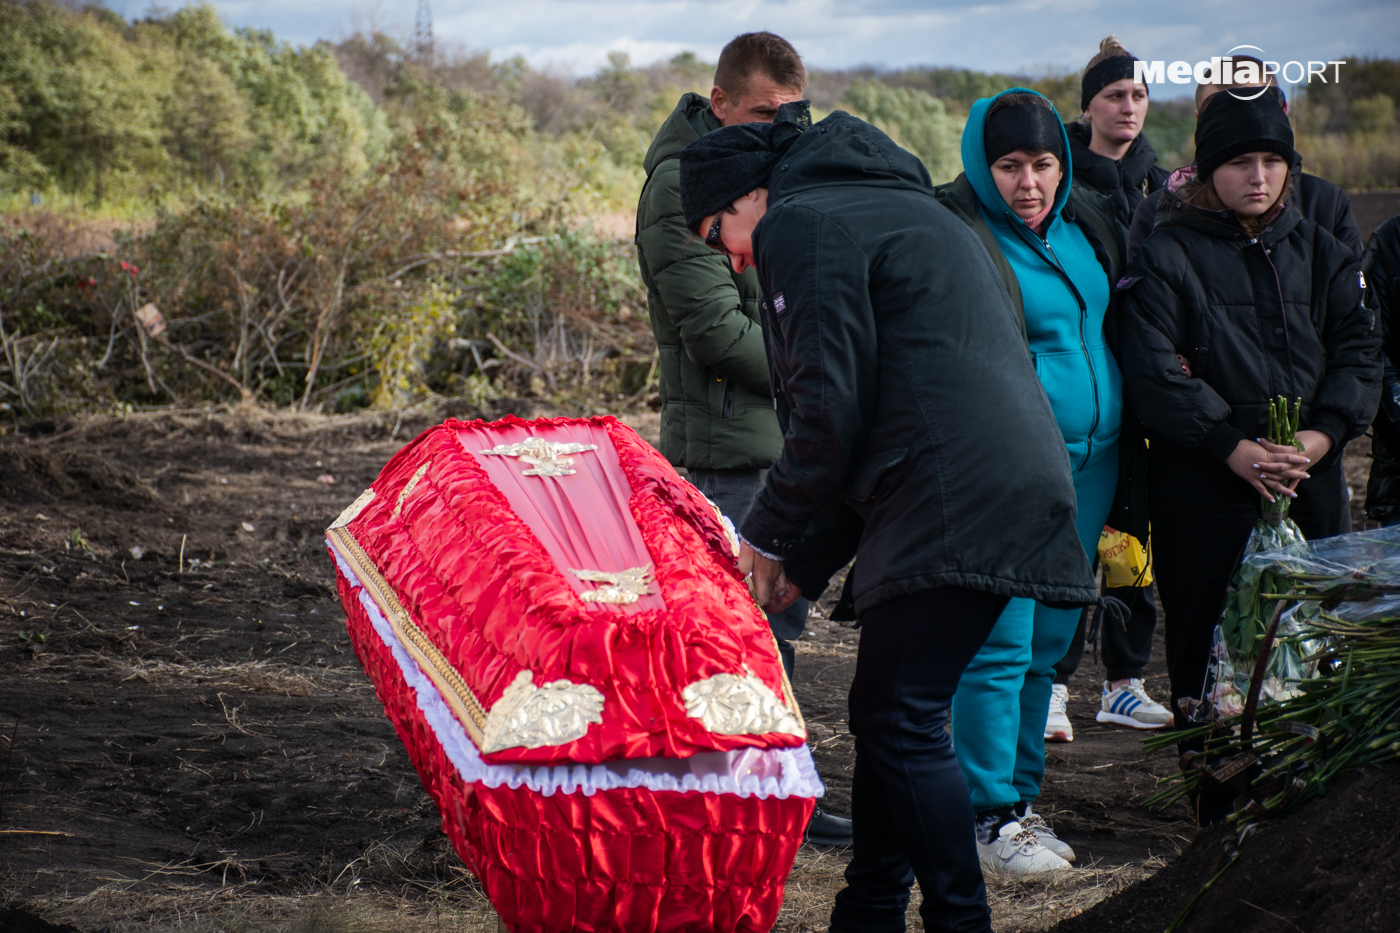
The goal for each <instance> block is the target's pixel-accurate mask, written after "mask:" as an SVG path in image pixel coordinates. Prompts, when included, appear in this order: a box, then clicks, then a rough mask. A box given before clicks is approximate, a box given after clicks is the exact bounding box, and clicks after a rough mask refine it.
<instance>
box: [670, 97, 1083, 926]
mask: <svg viewBox="0 0 1400 933" xmlns="http://www.w3.org/2000/svg"><path fill="white" fill-rule="evenodd" d="M805 114H806V110H805V102H804V104H798V105H794V104H787V105H784V107H783V108H782V109H780V111H779V116H778V120H777V122H775V123H774V124H771V125H770V124H754V123H748V124H740V125H736V126H730V127H725V128H723V129H720V130H716V131H715V132H713V133H710V134H709V135H707V136H704V137H702V138H701V139H699V140H697V141H696V142H694V143H692V144H690V145H689V146H687V147H686V149H685V150H684V151H683V152H682V155H681V177H680V188H681V203H682V206H683V209H684V213H685V222H686V224H687V226H689V227H690V228H691V230H692V231H694V232H695V233H696V235H697V236H699V237H701V238H703V239H704V240H705V242H707V243H709V244H710V245H711V246H713V247H714V248H716V249H719V250H721V251H722V252H725V253H727V254H728V255H729V257H730V261H731V262H732V263H733V265H734V268H735V270H736V271H740V272H742V271H743V270H744V269H746V268H748V267H749V266H754V267H756V268H757V270H758V276H759V282H760V284H761V285H762V288H763V294H764V303H763V310H762V314H763V328H764V336H765V338H766V340H767V345H768V350H769V363H770V366H771V367H772V378H771V381H772V384H773V386H774V388H775V390H776V391H777V393H778V418H779V421H780V423H781V425H782V428H783V432H784V442H783V451H782V456H781V457H780V458H779V460H778V462H777V463H776V464H775V465H774V466H773V468H772V469H771V470H770V471H769V473H768V477H767V480H766V481H765V484H764V487H763V489H762V490H761V491H760V492H759V494H758V498H757V500H756V501H755V502H754V505H753V506H752V507H751V508H750V510H749V513H748V515H747V517H746V518H745V519H744V521H743V523H742V525H741V527H740V533H741V536H742V537H743V539H744V541H745V542H746V543H745V545H744V547H743V549H742V554H741V557H740V562H741V567H743V568H744V569H746V570H748V569H750V568H751V571H752V574H753V581H754V586H755V590H756V593H757V594H758V598H759V601H760V602H762V603H765V604H766V605H765V608H766V609H768V611H770V612H772V611H778V610H780V609H781V608H782V607H783V606H784V605H787V604H788V603H789V602H790V601H791V600H793V599H796V598H797V597H798V596H799V595H801V593H802V591H804V590H805V591H806V592H808V593H809V594H811V595H816V594H818V593H820V592H821V590H822V588H823V587H824V586H825V585H826V581H827V580H828V578H829V577H830V575H831V573H832V572H834V571H835V570H836V569H838V568H839V567H841V566H842V565H844V564H845V563H846V562H847V561H848V560H849V559H850V557H851V556H852V554H858V556H859V560H858V562H857V566H858V567H859V570H860V572H859V573H858V575H857V579H856V582H855V586H854V595H855V603H856V611H857V613H858V614H859V616H860V619H861V624H862V630H861V641H860V652H859V654H858V656H857V659H856V675H855V681H854V683H853V684H852V686H851V695H850V725H851V731H852V732H853V733H854V734H855V735H856V763H855V777H854V786H853V789H852V799H851V816H852V819H853V822H854V824H855V851H854V857H853V859H852V861H851V864H850V866H849V868H848V869H847V871H846V882H847V887H846V888H845V889H844V890H843V891H842V892H841V893H840V894H838V895H837V897H836V906H835V909H834V911H833V913H832V921H831V922H832V929H833V930H838V931H845V933H884V931H887V930H888V931H890V933H895V931H902V930H903V929H904V913H905V908H906V906H907V904H908V900H909V889H910V884H911V883H912V882H913V881H914V880H915V879H916V878H917V880H918V882H919V887H920V889H921V890H922V891H923V895H924V902H923V905H922V908H921V914H922V915H923V919H924V924H925V927H926V929H928V930H931V931H934V930H937V931H959V933H967V931H978V933H985V931H989V930H990V929H991V919H990V914H989V912H988V909H987V901H986V889H985V887H984V886H983V883H982V873H981V869H980V866H979V864H978V859H977V849H976V845H975V842H974V835H973V825H972V806H971V803H970V801H969V798H968V793H967V785H966V783H965V782H964V780H963V777H962V773H961V772H960V770H959V768H958V764H957V760H956V758H955V757H954V754H953V749H952V745H951V742H950V740H949V738H948V735H947V734H946V732H945V731H944V726H945V724H946V722H947V716H948V708H949V705H950V703H951V701H952V697H953V693H954V691H955V689H956V688H957V685H958V678H959V677H960V675H961V674H962V671H963V668H964V667H966V666H967V663H968V661H969V660H970V659H971V658H972V656H973V655H974V654H975V653H976V652H977V649H978V648H979V647H980V646H981V644H982V642H983V640H985V638H986V636H987V633H988V632H989V631H990V630H991V628H992V625H993V623H994V622H995V621H996V619H997V617H998V616H999V615H1000V614H1001V611H1002V608H1003V607H1004V606H1005V605H1006V601H1007V599H1008V597H1011V596H1025V597H1030V598H1034V599H1040V600H1044V601H1046V602H1049V603H1054V604H1058V605H1082V604H1085V603H1089V602H1092V601H1093V599H1094V596H1095V590H1094V580H1093V576H1092V574H1091V573H1090V568H1089V562H1088V559H1087V558H1086V557H1085V555H1084V549H1083V547H1081V546H1080V543H1079V538H1078V535H1077V534H1076V532H1075V528H1074V511H1075V499H1074V488H1073V484H1072V482H1071V480H1070V472H1069V460H1068V457H1067V455H1066V453H1065V448H1064V442H1063V441H1062V440H1061V439H1060V433H1059V428H1058V427H1056V424H1055V419H1054V416H1053V415H1052V414H1051V411H1050V404H1049V402H1048V400H1047V399H1046V397H1045V393H1044V391H1043V390H1042V389H1041V387H1040V383H1039V381H1038V380H1037V379H1036V376H1035V371H1034V369H1033V367H1032V365H1031V360H1030V354H1029V352H1028V351H1027V349H1026V345H1025V341H1024V339H1023V338H1022V335H1021V327H1020V324H1019V322H1018V320H1017V318H1016V312H1015V310H1014V308H1013V307H1012V305H1011V300H1010V298H1009V296H1008V295H1007V292H1006V288H1005V286H1004V285H1002V283H1001V280H1000V278H999V277H998V276H997V273H996V270H995V269H994V268H993V267H992V264H991V260H990V259H989V258H988V257H987V252H986V250H985V249H983V248H982V246H981V244H980V243H979V242H978V241H977V239H976V237H975V236H974V235H973V234H972V233H971V231H969V230H968V228H967V226H966V225H965V224H963V223H962V222H961V221H960V220H958V219H957V218H956V217H954V216H953V215H952V213H950V212H949V211H948V210H947V209H946V208H944V207H943V206H942V205H940V204H939V203H938V202H937V201H936V200H935V199H934V197H933V190H932V185H931V184H930V182H929V177H928V173H927V172H926V171H925V170H924V167H923V165H922V164H921V163H920V162H919V160H918V159H916V158H915V157H914V156H912V155H910V154H909V153H907V152H905V151H904V150H902V149H900V148H899V147H898V146H896V145H895V144H894V143H893V142H892V141H891V140H890V139H889V137H887V136H886V135H885V134H883V133H881V132H880V131H879V130H877V129H876V128H875V127H873V126H871V125H869V124H868V123H865V122H863V121H861V120H858V119H856V118H854V117H851V116H849V115H847V114H844V113H840V112H837V113H834V114H832V115H831V116H830V117H828V118H827V119H825V120H823V121H822V122H821V123H819V124H817V125H816V126H811V127H810V128H806V129H805V132H804V126H805V125H806V124H808V123H810V119H809V118H806V116H805ZM785 571H786V572H785ZM1026 835H1027V836H1030V833H1029V832H1028V833H1026Z"/></svg>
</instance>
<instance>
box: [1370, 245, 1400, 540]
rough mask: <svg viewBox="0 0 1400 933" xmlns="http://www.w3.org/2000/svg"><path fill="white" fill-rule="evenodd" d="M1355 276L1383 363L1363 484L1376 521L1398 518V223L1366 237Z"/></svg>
mask: <svg viewBox="0 0 1400 933" xmlns="http://www.w3.org/2000/svg"><path fill="white" fill-rule="evenodd" d="M1361 271H1362V272H1363V273H1364V274H1365V276H1366V306H1367V307H1368V308H1370V309H1371V311H1372V313H1374V314H1375V315H1376V320H1377V321H1378V322H1379V324H1380V328H1381V335H1382V343H1381V352H1382V355H1383V359H1384V362H1385V378H1384V384H1383V387H1382V389H1381V404H1380V410H1379V411H1377V412H1376V420H1375V422H1374V423H1373V424H1372V426H1371V435H1372V439H1371V458H1372V459H1371V475H1370V477H1369V479H1368V480H1367V481H1366V515H1367V516H1368V517H1370V518H1374V519H1376V520H1378V521H1379V520H1384V519H1388V518H1393V517H1394V516H1395V515H1397V514H1400V217H1392V218H1390V219H1389V220H1387V221H1386V222H1385V223H1383V224H1381V225H1380V226H1379V227H1377V228H1376V229H1375V231H1374V232H1373V233H1372V234H1371V239H1370V241H1369V242H1367V244H1366V254H1365V255H1364V256H1362V257H1361Z"/></svg>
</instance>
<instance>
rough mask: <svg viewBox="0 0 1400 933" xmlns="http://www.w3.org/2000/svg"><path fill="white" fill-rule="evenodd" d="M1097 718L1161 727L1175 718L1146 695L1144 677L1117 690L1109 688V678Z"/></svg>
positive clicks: (1144, 727)
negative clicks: (1143, 683) (1143, 686)
mask: <svg viewBox="0 0 1400 933" xmlns="http://www.w3.org/2000/svg"><path fill="white" fill-rule="evenodd" d="M1052 708H1053V704H1052ZM1095 718H1096V719H1097V720H1098V721H1099V722H1111V723H1115V724H1117V725H1120V726H1127V727H1128V728H1129V729H1160V728H1162V727H1163V726H1165V725H1166V724H1167V723H1169V722H1171V721H1172V714H1171V713H1170V712H1169V711H1168V710H1167V708H1166V707H1165V706H1163V705H1162V704H1161V703H1158V702H1156V701H1155V700H1153V699H1152V698H1151V697H1150V696H1148V695H1147V691H1146V690H1144V689H1143V688H1142V678H1141V677H1134V678H1133V679H1132V680H1130V681H1128V685H1127V686H1126V687H1119V688H1118V689H1117V690H1109V689H1108V681H1104V684H1103V699H1102V701H1101V703H1100V704H1099V714H1098V716H1096V717H1095ZM1047 734H1048V733H1047Z"/></svg>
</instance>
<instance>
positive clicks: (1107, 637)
mask: <svg viewBox="0 0 1400 933" xmlns="http://www.w3.org/2000/svg"><path fill="white" fill-rule="evenodd" d="M1103 594H1104V595H1105V596H1112V597H1113V598H1114V599H1119V600H1122V601H1123V602H1124V603H1125V604H1126V605H1127V607H1128V620H1127V621H1126V622H1116V621H1114V620H1113V619H1112V618H1110V617H1105V618H1102V619H1100V620H1099V650H1100V651H1102V652H1103V665H1104V667H1105V668H1107V679H1108V680H1127V679H1129V678H1132V677H1141V676H1142V669H1143V668H1144V667H1146V666H1147V662H1148V661H1150V660H1151V659H1152V633H1153V632H1155V631H1156V630H1157V600H1156V598H1155V595H1154V593H1153V592H1152V584H1150V583H1149V584H1148V585H1147V586H1141V587H1139V586H1114V587H1105V588H1104V591H1103ZM1090 612H1098V610H1096V609H1086V610H1085V611H1084V614H1083V615H1081V616H1080V617H1079V627H1078V628H1077V629H1075V631H1074V640H1073V641H1072V642H1070V646H1069V651H1068V652H1067V653H1066V654H1065V657H1064V660H1063V661H1061V662H1060V663H1059V664H1056V665H1055V683H1057V684H1068V683H1069V678H1070V676H1071V675H1072V674H1073V673H1074V672H1075V671H1076V670H1078V669H1079V659H1080V658H1082V657H1084V630H1085V629H1086V628H1087V627H1088V625H1087V624H1088V621H1089V613H1090Z"/></svg>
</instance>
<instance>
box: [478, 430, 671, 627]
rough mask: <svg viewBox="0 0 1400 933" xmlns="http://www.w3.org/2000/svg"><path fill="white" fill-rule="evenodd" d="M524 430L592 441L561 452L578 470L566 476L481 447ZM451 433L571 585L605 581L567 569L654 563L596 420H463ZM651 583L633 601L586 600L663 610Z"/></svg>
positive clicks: (510, 440)
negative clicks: (539, 472) (579, 449)
mask: <svg viewBox="0 0 1400 933" xmlns="http://www.w3.org/2000/svg"><path fill="white" fill-rule="evenodd" d="M529 437H538V438H540V439H541V440H546V441H550V442H552V443H559V444H567V443H576V444H596V445H597V447H598V449H597V450H587V451H584V452H583V453H576V454H565V456H567V457H571V458H572V459H573V461H574V463H573V466H572V467H570V469H572V470H575V471H576V472H574V473H573V474H571V475H569V476H525V475H524V472H525V471H526V470H528V469H531V468H532V465H531V464H529V463H526V462H524V461H522V460H519V459H517V458H515V457H509V456H499V455H486V454H482V453H481V451H483V450H490V449H491V448H493V447H496V446H498V445H501V444H519V443H520V442H522V441H524V440H525V439H526V438H529ZM457 440H458V441H459V442H460V443H461V444H462V447H463V449H464V450H466V452H467V453H469V454H471V455H472V457H473V458H474V459H475V460H476V462H477V463H478V464H480V466H481V468H482V469H483V470H485V471H486V475H487V476H488V477H489V478H490V480H491V483H492V484H493V485H494V486H495V487H496V488H497V489H499V490H500V491H501V494H502V495H504V496H505V497H506V501H507V502H509V503H510V508H511V511H512V512H514V513H515V514H516V515H517V516H518V517H519V518H520V520H521V521H523V522H524V523H525V524H526V525H527V526H529V528H530V530H531V531H532V532H534V534H535V537H536V538H538V539H539V541H540V543H541V544H543V545H544V548H545V550H546V551H548V552H549V556H550V558H551V559H552V560H553V561H554V565H555V566H556V567H558V568H559V572H560V573H561V574H562V575H563V577H564V579H565V580H567V581H569V585H570V586H572V587H573V588H574V590H575V591H577V592H579V593H585V592H588V591H590V590H594V589H597V588H598V587H599V586H602V585H604V584H599V583H590V582H586V581H583V580H580V579H579V578H578V577H576V576H574V575H573V574H572V573H570V572H569V571H570V570H601V571H605V572H609V573H616V572H618V571H621V570H630V569H632V568H634V567H645V566H648V565H654V563H655V562H654V561H653V560H652V558H651V554H650V553H649V552H648V551H647V546H646V542H644V541H643V540H642V534H641V531H640V530H638V528H637V522H636V519H634V518H633V516H632V509H631V507H630V506H629V502H630V501H631V498H632V487H631V486H630V485H629V484H628V482H627V476H626V474H625V473H623V471H622V462H621V461H620V460H619V459H618V456H617V450H616V448H614V447H613V444H612V439H611V438H610V437H609V436H608V432H607V431H606V430H604V429H603V428H602V427H598V426H595V425H586V424H572V425H567V426H563V425H559V426H554V425H539V426H536V427H534V428H533V429H528V428H522V427H517V426H515V425H503V426H500V427H492V428H464V429H462V430H459V431H458V432H457ZM651 588H652V591H653V592H652V593H651V594H649V595H647V596H643V597H641V598H640V599H638V600H637V601H636V602H635V603H628V604H625V605H621V606H618V605H612V604H608V603H585V605H588V606H592V607H595V608H604V607H606V608H610V609H616V610H622V611H624V612H629V613H630V612H638V611H641V610H643V609H656V610H664V609H665V608H666V601H665V600H664V599H663V598H662V597H661V595H660V587H659V585H658V584H657V583H655V582H653V583H652V585H651Z"/></svg>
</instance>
